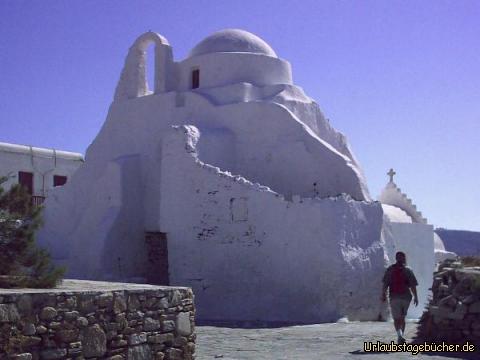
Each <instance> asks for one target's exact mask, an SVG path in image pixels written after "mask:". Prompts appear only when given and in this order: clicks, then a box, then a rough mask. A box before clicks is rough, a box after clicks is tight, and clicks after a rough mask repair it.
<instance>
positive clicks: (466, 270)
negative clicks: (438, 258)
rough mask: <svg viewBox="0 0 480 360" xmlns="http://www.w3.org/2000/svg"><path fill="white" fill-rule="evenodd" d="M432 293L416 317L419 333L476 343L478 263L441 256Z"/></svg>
mask: <svg viewBox="0 0 480 360" xmlns="http://www.w3.org/2000/svg"><path fill="white" fill-rule="evenodd" d="M432 293H433V297H432V299H431V301H430V304H429V305H428V308H427V311H426V312H425V313H424V314H423V316H422V318H421V320H420V327H419V337H420V338H422V339H423V340H429V341H437V342H439V341H445V342H448V343H457V344H463V343H465V342H466V341H469V342H470V343H474V344H480V267H467V266H464V265H463V264H462V263H461V262H460V261H454V260H445V261H444V262H443V263H441V264H440V266H439V270H438V271H437V272H436V273H435V275H434V280H433V286H432Z"/></svg>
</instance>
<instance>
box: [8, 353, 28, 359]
mask: <svg viewBox="0 0 480 360" xmlns="http://www.w3.org/2000/svg"><path fill="white" fill-rule="evenodd" d="M32 358H33V356H32V354H31V353H23V354H18V355H15V356H13V357H12V358H11V359H12V360H32Z"/></svg>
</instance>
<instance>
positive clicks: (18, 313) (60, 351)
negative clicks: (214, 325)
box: [0, 280, 196, 360]
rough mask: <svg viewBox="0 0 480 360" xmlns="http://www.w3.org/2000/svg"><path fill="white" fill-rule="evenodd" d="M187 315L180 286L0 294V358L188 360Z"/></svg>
mask: <svg viewBox="0 0 480 360" xmlns="http://www.w3.org/2000/svg"><path fill="white" fill-rule="evenodd" d="M194 314H195V309H194V304H193V293H192V290H191V289H190V288H185V287H163V286H152V285H137V284H121V283H105V282H92V281H80V280H65V281H64V282H63V283H62V285H61V287H59V288H57V289H54V290H39V289H0V359H1V360H3V359H11V358H13V359H21V360H29V359H33V360H34V359H44V360H53V359H93V358H95V359H111V360H122V359H152V360H155V359H159V360H160V359H165V360H169V359H170V360H173V359H193V358H194V351H195V337H196V336H195V333H194Z"/></svg>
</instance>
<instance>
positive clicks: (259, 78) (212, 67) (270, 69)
mask: <svg viewBox="0 0 480 360" xmlns="http://www.w3.org/2000/svg"><path fill="white" fill-rule="evenodd" d="M193 69H199V70H200V88H209V87H217V86H223V85H228V84H235V83H240V82H248V83H251V84H254V85H257V86H265V85H273V84H291V83H292V71H291V68H290V64H289V63H288V62H287V61H285V60H281V59H278V58H274V57H271V56H266V55H262V54H248V53H212V54H205V55H199V56H193V57H191V58H187V59H185V60H183V61H181V62H179V63H176V73H177V86H176V89H177V90H179V91H185V90H190V89H191V74H192V70H193Z"/></svg>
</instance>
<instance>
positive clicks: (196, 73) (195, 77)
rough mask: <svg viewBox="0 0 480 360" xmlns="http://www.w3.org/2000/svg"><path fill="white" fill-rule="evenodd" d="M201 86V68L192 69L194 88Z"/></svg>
mask: <svg viewBox="0 0 480 360" xmlns="http://www.w3.org/2000/svg"><path fill="white" fill-rule="evenodd" d="M199 87H200V70H199V69H195V70H193V71H192V89H197V88H199Z"/></svg>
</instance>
